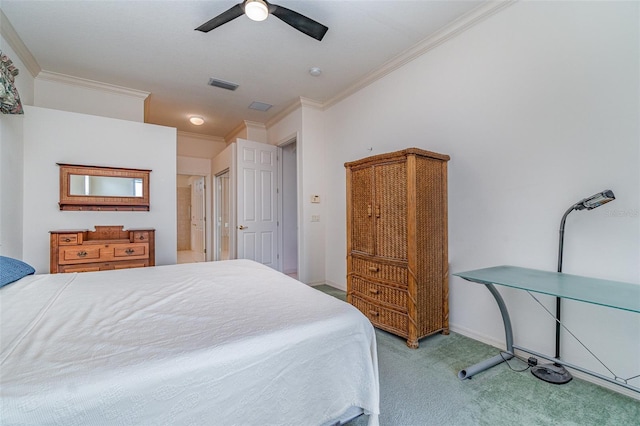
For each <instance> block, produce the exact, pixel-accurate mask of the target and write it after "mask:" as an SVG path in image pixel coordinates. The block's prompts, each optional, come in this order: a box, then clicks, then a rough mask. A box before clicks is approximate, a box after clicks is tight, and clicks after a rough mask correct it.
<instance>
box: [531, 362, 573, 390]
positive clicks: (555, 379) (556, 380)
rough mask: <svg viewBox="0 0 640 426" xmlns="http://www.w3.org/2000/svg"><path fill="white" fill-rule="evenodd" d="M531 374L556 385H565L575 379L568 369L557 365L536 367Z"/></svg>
mask: <svg viewBox="0 0 640 426" xmlns="http://www.w3.org/2000/svg"><path fill="white" fill-rule="evenodd" d="M531 374H533V375H534V376H536V377H537V378H538V379H540V380H544V381H545V382H549V383H553V384H556V385H564V384H565V383H569V382H570V381H571V379H573V376H572V375H571V373H569V372H568V371H567V369H566V368H564V367H563V366H562V365H560V364H556V363H553V364H544V365H538V366H535V367H533V368H531Z"/></svg>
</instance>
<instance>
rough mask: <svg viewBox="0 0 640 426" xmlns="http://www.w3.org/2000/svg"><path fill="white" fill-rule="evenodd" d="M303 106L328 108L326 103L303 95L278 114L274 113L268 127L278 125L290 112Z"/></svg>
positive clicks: (267, 124) (320, 108)
mask: <svg viewBox="0 0 640 426" xmlns="http://www.w3.org/2000/svg"><path fill="white" fill-rule="evenodd" d="M303 106H304V107H310V108H315V109H319V110H324V109H325V108H326V104H324V103H322V102H320V101H316V100H313V99H310V98H305V97H302V96H301V97H300V98H298V99H296V100H295V101H294V102H292V103H291V104H290V105H289V106H288V107H286V108H285V109H283V110H282V111H280V112H279V113H278V114H276V115H274V116H273V117H272V118H271V119H270V120H269V121H267V123H266V127H267V129H268V128H270V127H272V126H274V125H276V124H277V123H279V122H280V120H282V119H283V118H285V117H287V116H288V115H289V114H291V113H292V112H293V111H295V110H297V109H298V108H302V107H303Z"/></svg>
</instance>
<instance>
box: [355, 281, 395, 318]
mask: <svg viewBox="0 0 640 426" xmlns="http://www.w3.org/2000/svg"><path fill="white" fill-rule="evenodd" d="M351 289H352V290H353V291H354V292H356V293H358V294H360V295H362V296H365V297H367V298H369V299H374V300H376V301H379V302H382V303H386V304H389V305H393V306H394V307H395V308H396V309H398V310H400V311H403V312H406V311H407V291H406V290H405V289H402V288H397V287H390V286H387V285H383V284H377V283H374V282H371V281H367V280H365V279H363V278H361V277H358V276H352V277H351Z"/></svg>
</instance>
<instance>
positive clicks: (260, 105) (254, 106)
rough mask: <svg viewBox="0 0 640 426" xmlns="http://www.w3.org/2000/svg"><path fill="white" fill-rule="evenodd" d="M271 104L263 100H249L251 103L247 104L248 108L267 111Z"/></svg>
mask: <svg viewBox="0 0 640 426" xmlns="http://www.w3.org/2000/svg"><path fill="white" fill-rule="evenodd" d="M272 106H273V105H270V104H265V103H264V102H256V101H254V102H251V105H249V108H250V109H256V110H258V111H263V112H264V111H267V110H269V108H271V107H272Z"/></svg>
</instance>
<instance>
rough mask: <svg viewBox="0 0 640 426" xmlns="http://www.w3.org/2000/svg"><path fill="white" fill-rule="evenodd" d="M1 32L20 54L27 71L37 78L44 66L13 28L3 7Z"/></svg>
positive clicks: (0, 13) (17, 53)
mask: <svg viewBox="0 0 640 426" xmlns="http://www.w3.org/2000/svg"><path fill="white" fill-rule="evenodd" d="M0 34H1V35H2V37H3V38H4V39H5V40H6V41H7V43H8V44H9V46H10V47H11V49H13V51H14V52H16V55H18V58H20V60H21V61H22V63H23V64H24V66H25V67H27V71H29V74H31V77H33V78H35V77H36V76H37V75H38V74H39V73H40V71H42V68H41V67H40V64H38V61H36V58H35V57H34V56H33V55H32V54H31V52H30V51H29V49H28V48H27V46H26V45H25V44H24V42H23V41H22V39H21V38H20V36H19V35H18V33H17V32H16V30H15V28H13V25H11V22H9V18H7V16H6V15H5V14H4V12H3V11H2V9H0Z"/></svg>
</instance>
